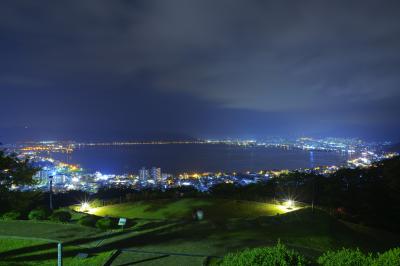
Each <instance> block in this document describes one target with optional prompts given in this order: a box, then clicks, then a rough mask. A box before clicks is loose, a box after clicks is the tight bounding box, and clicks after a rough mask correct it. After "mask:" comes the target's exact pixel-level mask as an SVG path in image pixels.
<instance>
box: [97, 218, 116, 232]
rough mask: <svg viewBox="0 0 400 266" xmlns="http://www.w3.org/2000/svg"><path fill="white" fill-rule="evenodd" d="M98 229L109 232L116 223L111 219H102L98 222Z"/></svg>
mask: <svg viewBox="0 0 400 266" xmlns="http://www.w3.org/2000/svg"><path fill="white" fill-rule="evenodd" d="M96 227H97V228H99V229H102V230H108V229H111V228H113V227H115V226H114V222H113V220H112V219H111V218H108V217H105V218H101V219H99V220H98V221H97V222H96Z"/></svg>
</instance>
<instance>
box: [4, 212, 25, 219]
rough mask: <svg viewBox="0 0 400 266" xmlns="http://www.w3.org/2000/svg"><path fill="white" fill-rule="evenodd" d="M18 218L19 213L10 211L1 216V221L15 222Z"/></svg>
mask: <svg viewBox="0 0 400 266" xmlns="http://www.w3.org/2000/svg"><path fill="white" fill-rule="evenodd" d="M19 217H21V213H20V212H17V211H10V212H6V213H4V214H3V216H1V219H2V220H6V221H9V220H17V219H18V218H19Z"/></svg>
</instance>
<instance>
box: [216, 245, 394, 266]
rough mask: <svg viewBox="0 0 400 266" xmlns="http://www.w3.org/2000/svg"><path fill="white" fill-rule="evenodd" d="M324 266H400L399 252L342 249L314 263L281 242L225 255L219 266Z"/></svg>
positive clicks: (326, 253)
mask: <svg viewBox="0 0 400 266" xmlns="http://www.w3.org/2000/svg"><path fill="white" fill-rule="evenodd" d="M316 264H317V265H323V266H400V248H393V249H390V250H388V251H386V252H384V253H382V254H380V253H378V254H376V255H373V254H364V253H362V252H361V251H360V250H358V249H346V248H343V249H340V250H337V251H328V252H325V253H324V254H323V255H321V256H320V257H319V258H318V259H317V260H316V261H315V262H312V261H306V259H305V258H304V257H302V256H301V255H300V254H298V253H297V252H295V251H293V250H290V249H287V248H286V246H284V245H283V244H281V243H280V242H278V244H277V245H275V246H272V247H263V248H254V249H246V250H244V251H242V252H238V253H231V254H228V255H226V256H225V257H224V258H223V259H222V261H220V262H219V263H216V265H220V266H250V265H251V266H252V265H254V266H275V265H279V266H292V265H316Z"/></svg>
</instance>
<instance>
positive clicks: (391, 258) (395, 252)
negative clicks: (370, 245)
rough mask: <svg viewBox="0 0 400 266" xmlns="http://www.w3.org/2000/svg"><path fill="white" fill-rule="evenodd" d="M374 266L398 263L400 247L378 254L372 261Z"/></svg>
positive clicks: (395, 264) (397, 264)
mask: <svg viewBox="0 0 400 266" xmlns="http://www.w3.org/2000/svg"><path fill="white" fill-rule="evenodd" d="M372 265H374V266H380V265H393V266H399V265H400V248H393V249H390V250H388V251H386V252H385V253H382V254H378V257H377V258H376V259H375V260H374V262H373V263H372Z"/></svg>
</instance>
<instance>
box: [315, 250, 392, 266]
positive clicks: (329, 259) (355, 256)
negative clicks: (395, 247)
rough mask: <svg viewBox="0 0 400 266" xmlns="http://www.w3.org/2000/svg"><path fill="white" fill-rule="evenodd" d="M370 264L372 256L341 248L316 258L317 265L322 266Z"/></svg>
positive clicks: (360, 265)
mask: <svg viewBox="0 0 400 266" xmlns="http://www.w3.org/2000/svg"><path fill="white" fill-rule="evenodd" d="M372 263H373V258H372V255H371V254H368V255H365V254H364V253H362V252H361V251H360V250H358V249H356V250H354V249H345V248H343V249H341V250H338V251H328V252H326V253H324V254H323V255H322V256H321V257H319V258H318V264H320V265H324V266H337V265H348V266H368V265H372ZM382 265H385V264H382Z"/></svg>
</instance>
